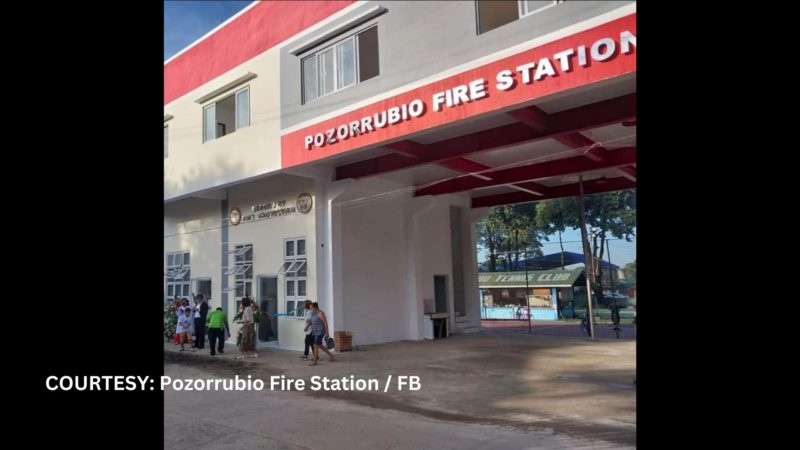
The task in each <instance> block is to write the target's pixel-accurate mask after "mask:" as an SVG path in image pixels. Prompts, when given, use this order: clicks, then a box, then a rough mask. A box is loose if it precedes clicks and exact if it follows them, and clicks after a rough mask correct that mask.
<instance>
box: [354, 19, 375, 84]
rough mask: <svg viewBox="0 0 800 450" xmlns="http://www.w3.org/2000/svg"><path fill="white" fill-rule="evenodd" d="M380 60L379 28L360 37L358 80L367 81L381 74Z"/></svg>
mask: <svg viewBox="0 0 800 450" xmlns="http://www.w3.org/2000/svg"><path fill="white" fill-rule="evenodd" d="M379 62H380V58H378V27H372V28H370V29H369V30H366V31H364V32H363V33H361V34H359V35H358V79H359V80H360V81H366V80H369V79H370V78H373V77H377V76H378V75H379V74H380V67H379V66H380V64H379Z"/></svg>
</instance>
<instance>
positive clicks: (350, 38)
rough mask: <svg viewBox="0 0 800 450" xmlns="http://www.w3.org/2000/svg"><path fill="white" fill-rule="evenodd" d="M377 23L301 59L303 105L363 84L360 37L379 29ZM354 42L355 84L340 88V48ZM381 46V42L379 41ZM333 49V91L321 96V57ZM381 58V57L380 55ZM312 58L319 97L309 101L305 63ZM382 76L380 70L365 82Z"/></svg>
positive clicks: (353, 32)
mask: <svg viewBox="0 0 800 450" xmlns="http://www.w3.org/2000/svg"><path fill="white" fill-rule="evenodd" d="M377 27H378V24H377V23H372V24H369V25H367V26H364V27H359V28H358V29H357V30H356V31H351V32H350V33H348V34H346V35H344V36H343V37H339V38H337V39H336V40H334V41H331V42H330V43H328V44H326V45H325V46H324V47H318V48H317V49H316V50H314V51H312V52H309V53H308V54H307V55H306V56H302V57H300V90H301V92H300V99H301V104H302V105H307V104H309V103H311V102H313V101H316V100H319V99H321V98H324V97H327V96H329V95H333V94H335V93H337V92H341V91H343V90H345V89H349V88H351V87H353V86H357V85H359V84H361V83H362V82H363V81H362V80H361V70H360V69H361V64H360V62H361V54H360V50H359V47H360V46H359V42H358V40H359V35H361V34H362V33H366V32H367V31H369V30H370V29H372V28H377ZM348 41H349V42H352V43H353V44H352V45H353V82H352V83H350V84H348V85H346V86H342V87H339V50H338V49H339V47H342V46H344V45H345V44H346V43H347V42H348ZM378 44H380V40H379V41H378ZM331 49H333V52H332V53H333V90H332V91H330V92H327V93H325V94H323V95H320V94H319V93H320V92H321V85H322V78H321V77H320V76H319V75H320V71H321V70H322V64H321V63H320V61H321V58H320V55H322V54H323V53H325V52H327V51H328V50H331ZM378 52H380V45H379V46H378ZM379 57H380V55H379ZM310 58H315V59H316V71H317V74H316V82H317V96H316V97H314V98H312V99H309V98H308V93H307V92H306V68H305V62H306V60H308V59H310ZM379 76H380V70H379V71H378V74H377V75H375V76H373V77H372V78H368V79H367V80H364V81H369V80H371V79H373V78H377V77H379Z"/></svg>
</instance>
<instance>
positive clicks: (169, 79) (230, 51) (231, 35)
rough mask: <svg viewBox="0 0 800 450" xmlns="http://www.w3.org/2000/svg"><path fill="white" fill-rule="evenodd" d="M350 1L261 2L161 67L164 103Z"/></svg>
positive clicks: (295, 32) (314, 22)
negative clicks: (162, 71)
mask: <svg viewBox="0 0 800 450" xmlns="http://www.w3.org/2000/svg"><path fill="white" fill-rule="evenodd" d="M351 3H353V0H343V1H302V2H298V1H268V2H261V3H259V4H257V5H256V6H254V7H252V8H251V9H250V10H248V11H247V12H245V13H244V14H242V15H241V16H239V17H237V18H236V19H235V20H234V21H232V22H230V23H228V24H227V25H225V26H224V27H222V28H220V29H219V30H217V32H216V33H214V34H212V35H211V36H208V37H207V38H206V39H204V40H203V41H202V42H199V43H198V44H197V45H195V46H194V47H192V48H190V49H189V50H187V51H186V52H185V53H183V54H181V55H180V56H178V57H177V58H175V59H173V60H172V61H170V62H169V63H168V64H167V65H165V66H164V104H165V105H166V104H167V103H169V102H171V101H173V100H175V99H176V98H178V97H180V96H182V95H184V94H186V93H187V92H189V91H191V90H192V89H195V88H197V87H198V86H201V85H203V84H204V83H207V82H209V81H211V80H213V79H214V78H216V77H218V76H220V75H222V74H223V73H225V72H227V71H229V70H231V69H232V68H234V67H236V66H238V65H239V64H242V63H243V62H245V61H247V60H249V59H251V58H253V57H254V56H257V55H260V54H261V53H263V52H265V51H267V50H269V49H270V48H272V47H273V46H275V44H278V43H279V42H282V41H285V40H286V39H288V38H290V37H292V36H293V35H295V34H297V33H300V32H301V31H303V30H305V29H306V28H308V27H310V26H312V25H314V24H316V23H317V22H319V21H321V20H323V19H325V18H326V17H328V16H330V15H332V14H334V13H335V12H337V11H339V10H341V9H343V8H344V7H346V6H348V5H350V4H351Z"/></svg>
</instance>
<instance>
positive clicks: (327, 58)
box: [319, 48, 335, 96]
mask: <svg viewBox="0 0 800 450" xmlns="http://www.w3.org/2000/svg"><path fill="white" fill-rule="evenodd" d="M319 64H320V75H319V76H320V83H319V95H320V96H323V95H325V94H329V93H331V92H333V90H334V86H335V85H334V84H333V80H334V77H335V69H334V67H333V48H330V49H328V50H325V51H324V52H322V53H320V55H319Z"/></svg>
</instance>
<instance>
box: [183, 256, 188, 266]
mask: <svg viewBox="0 0 800 450" xmlns="http://www.w3.org/2000/svg"><path fill="white" fill-rule="evenodd" d="M183 265H184V266H188V265H189V253H184V254H183Z"/></svg>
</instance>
